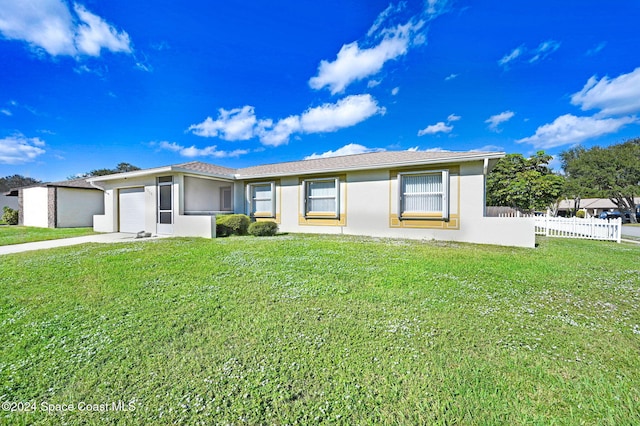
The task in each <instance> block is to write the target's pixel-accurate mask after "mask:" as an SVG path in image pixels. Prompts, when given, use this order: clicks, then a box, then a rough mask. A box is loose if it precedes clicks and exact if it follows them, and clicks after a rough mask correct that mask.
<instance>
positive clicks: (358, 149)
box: [304, 143, 385, 160]
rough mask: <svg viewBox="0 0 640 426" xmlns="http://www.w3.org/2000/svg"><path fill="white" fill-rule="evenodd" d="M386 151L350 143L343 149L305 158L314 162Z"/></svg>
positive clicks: (314, 154)
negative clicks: (318, 159)
mask: <svg viewBox="0 0 640 426" xmlns="http://www.w3.org/2000/svg"><path fill="white" fill-rule="evenodd" d="M381 151H385V149H384V148H367V147H366V146H364V145H360V144H357V143H350V144H348V145H345V146H343V147H342V148H338V149H336V150H335V151H327V152H323V153H322V154H316V153H315V152H314V153H313V154H311V155H309V156H307V157H304V159H305V160H314V159H316V158H327V157H338V156H341V155H353V154H365V153H367V152H381Z"/></svg>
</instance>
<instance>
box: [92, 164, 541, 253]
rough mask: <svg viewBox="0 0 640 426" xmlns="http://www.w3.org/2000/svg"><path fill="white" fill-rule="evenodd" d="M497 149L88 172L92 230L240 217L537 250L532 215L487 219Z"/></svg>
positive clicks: (167, 229)
mask: <svg viewBox="0 0 640 426" xmlns="http://www.w3.org/2000/svg"><path fill="white" fill-rule="evenodd" d="M503 156H504V153H500V152H413V151H397V152H389V151H387V152H376V153H368V154H358V155H348V156H340V157H330V158H321V159H313V160H303V161H293V162H286V163H277V164H268V165H261V166H255V167H248V168H241V169H231V168H226V167H220V166H216V165H212V164H206V163H202V162H191V163H184V164H177V165H172V166H166V167H158V168H153V169H146V170H139V171H133V172H128V173H120V174H115V175H108V176H97V177H92V178H89V179H88V181H89V182H91V183H93V184H99V185H100V186H101V187H103V188H104V203H105V210H104V214H98V215H96V216H95V217H94V223H93V226H94V229H95V230H96V231H99V232H117V231H120V232H139V231H146V232H151V233H156V234H168V235H177V236H200V237H208V238H211V237H215V216H216V215H219V214H228V213H245V214H247V215H249V216H251V217H252V218H253V219H254V220H271V221H274V222H276V223H278V224H279V228H280V230H281V231H283V232H302V233H324V234H351V235H368V236H375V237H399V238H415V239H437V240H452V241H468V242H476V243H485V244H502V245H511V246H526V247H533V246H534V243H535V241H534V238H535V237H534V225H533V219H522V218H495V217H485V214H484V206H485V178H486V174H487V173H488V171H489V170H490V169H491V168H492V167H493V165H494V164H495V163H496V161H497V160H498V159H499V158H501V157H503Z"/></svg>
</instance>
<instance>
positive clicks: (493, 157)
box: [235, 152, 506, 180]
mask: <svg viewBox="0 0 640 426" xmlns="http://www.w3.org/2000/svg"><path fill="white" fill-rule="evenodd" d="M505 155H506V153H504V152H490V153H478V154H472V155H463V156H459V157H451V158H433V159H424V160H420V161H416V160H410V161H394V162H391V163H382V164H376V165H374V166H366V165H362V166H352V167H339V168H333V169H326V168H318V169H310V170H305V171H302V172H294V173H291V172H280V173H260V174H251V175H243V174H241V173H239V174H236V175H235V178H236V179H239V180H243V179H263V178H269V177H285V176H306V175H315V174H325V173H341V172H354V171H364V170H380V169H390V168H396V167H411V166H426V165H433V164H451V163H464V162H469V161H479V160H484V159H485V158H486V159H489V160H497V159H500V158H502V157H504V156H505Z"/></svg>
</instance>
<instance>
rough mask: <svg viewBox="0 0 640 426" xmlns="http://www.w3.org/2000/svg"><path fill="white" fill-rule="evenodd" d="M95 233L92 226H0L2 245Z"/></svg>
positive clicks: (0, 243)
mask: <svg viewBox="0 0 640 426" xmlns="http://www.w3.org/2000/svg"><path fill="white" fill-rule="evenodd" d="M91 234H95V232H93V229H92V228H55V229H52V228H35V227H31V226H0V246H8V245H11V244H22V243H33V242H36V241H46V240H57V239H60V238H70V237H81V236H83V235H91Z"/></svg>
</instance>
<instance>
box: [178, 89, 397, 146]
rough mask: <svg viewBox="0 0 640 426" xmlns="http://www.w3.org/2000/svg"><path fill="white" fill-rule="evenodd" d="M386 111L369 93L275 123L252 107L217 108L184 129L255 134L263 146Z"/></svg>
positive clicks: (227, 135)
mask: <svg viewBox="0 0 640 426" xmlns="http://www.w3.org/2000/svg"><path fill="white" fill-rule="evenodd" d="M385 112H386V110H385V109H384V107H380V106H378V102H377V101H376V100H375V99H374V98H373V97H372V96H371V95H369V94H366V95H352V96H347V97H345V98H343V99H340V100H339V101H337V102H336V103H326V104H323V105H321V106H318V107H315V108H309V109H308V110H306V111H305V112H303V113H302V114H300V115H291V116H289V117H287V118H284V119H281V120H279V121H277V122H276V123H275V124H274V121H273V120H272V119H270V118H267V119H261V120H258V119H257V118H256V115H255V111H254V107H252V106H249V105H246V106H244V107H242V108H235V109H232V110H229V111H227V110H225V109H224V108H220V110H219V113H218V118H217V119H216V120H214V119H212V118H211V117H207V119H206V120H204V121H203V122H202V123H199V124H193V125H191V126H189V128H188V129H187V130H188V131H190V132H192V133H193V134H195V135H197V136H203V137H220V138H222V139H224V140H228V141H236V140H248V139H251V138H253V137H256V136H257V137H259V138H260V142H261V143H262V144H263V145H267V146H279V145H284V144H286V143H288V142H289V137H290V136H291V135H292V134H294V133H327V132H334V131H336V130H339V129H342V128H345V127H351V126H355V125H356V124H358V123H360V122H362V121H364V120H366V119H368V118H369V117H371V116H373V115H376V114H384V113H385Z"/></svg>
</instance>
